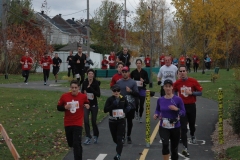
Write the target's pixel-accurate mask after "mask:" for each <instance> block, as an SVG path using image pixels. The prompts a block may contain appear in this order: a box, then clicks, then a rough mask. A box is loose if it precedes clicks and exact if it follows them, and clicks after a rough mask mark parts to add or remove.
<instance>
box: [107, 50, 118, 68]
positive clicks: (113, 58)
mask: <svg viewBox="0 0 240 160" xmlns="http://www.w3.org/2000/svg"><path fill="white" fill-rule="evenodd" d="M108 62H109V69H115V67H116V56H115V53H114V52H111V53H110V56H109V57H108Z"/></svg>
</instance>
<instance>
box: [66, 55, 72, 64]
mask: <svg viewBox="0 0 240 160" xmlns="http://www.w3.org/2000/svg"><path fill="white" fill-rule="evenodd" d="M70 59H71V60H70ZM67 61H68V65H73V55H71V56H68V57H67Z"/></svg>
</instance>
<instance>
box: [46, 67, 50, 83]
mask: <svg viewBox="0 0 240 160" xmlns="http://www.w3.org/2000/svg"><path fill="white" fill-rule="evenodd" d="M46 72H47V73H46V78H47V79H46V80H47V81H48V79H49V74H50V69H47V70H46Z"/></svg>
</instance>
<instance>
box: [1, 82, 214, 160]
mask: <svg viewBox="0 0 240 160" xmlns="http://www.w3.org/2000/svg"><path fill="white" fill-rule="evenodd" d="M61 82H62V81H60V83H61ZM49 84H50V85H47V86H44V85H43V83H42V82H30V83H29V84H28V85H25V84H22V83H14V84H0V87H7V88H29V89H40V90H55V91H62V92H66V91H68V88H67V87H57V86H55V83H54V82H53V81H50V82H49ZM101 94H102V95H104V96H109V95H110V94H111V91H109V90H103V89H102V90H101ZM157 96H158V93H157ZM156 101H157V97H154V98H151V126H150V127H151V133H152V132H154V129H155V128H157V129H158V127H156V126H157V123H158V121H157V120H156V121H155V120H153V119H152V116H153V114H154V110H155V106H156ZM217 115H218V108H217V103H216V102H215V101H212V100H209V99H206V98H202V97H198V98H197V122H196V125H197V126H196V137H197V139H198V145H192V144H189V153H190V157H189V159H193V160H213V159H214V153H213V152H212V151H211V147H212V142H211V134H212V132H213V131H214V127H215V124H216V122H217ZM143 117H144V118H145V114H144V115H143ZM98 126H99V132H100V136H99V143H98V144H91V145H87V146H86V145H83V159H84V160H111V159H113V157H114V156H115V154H116V151H115V144H114V143H113V141H112V138H111V135H110V131H109V128H108V118H105V119H104V120H103V121H102V122H101V123H99V125H98ZM83 138H84V137H83ZM152 138H153V142H152V144H151V145H150V147H149V148H148V147H146V142H145V120H144V121H143V123H142V124H141V123H139V122H138V121H137V120H133V131H132V142H133V143H132V144H130V145H129V144H125V145H124V148H123V153H122V156H121V159H122V160H136V159H139V160H144V159H145V160H159V159H162V156H161V153H162V151H161V149H162V146H161V144H160V143H159V140H160V138H159V135H158V132H157V130H155V132H154V133H153V134H152ZM83 140H84V139H83ZM181 151H182V144H180V145H179V153H181ZM145 154H146V156H145ZM144 156H145V158H144ZM184 159H185V160H187V158H183V157H181V155H180V157H179V160H184ZM63 160H73V153H72V151H69V152H68V153H67V154H66V156H65V157H64V158H63Z"/></svg>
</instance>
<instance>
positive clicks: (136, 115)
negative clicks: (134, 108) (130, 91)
mask: <svg viewBox="0 0 240 160" xmlns="http://www.w3.org/2000/svg"><path fill="white" fill-rule="evenodd" d="M138 118H139V117H138V112H135V119H136V120H138Z"/></svg>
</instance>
